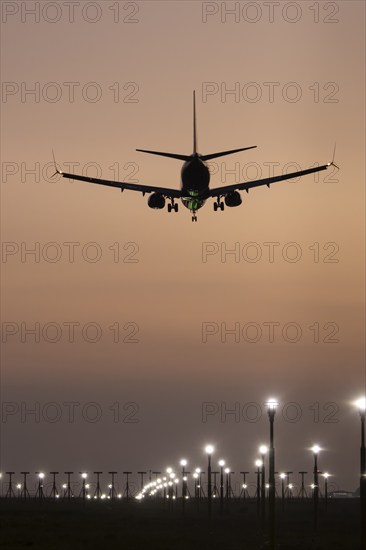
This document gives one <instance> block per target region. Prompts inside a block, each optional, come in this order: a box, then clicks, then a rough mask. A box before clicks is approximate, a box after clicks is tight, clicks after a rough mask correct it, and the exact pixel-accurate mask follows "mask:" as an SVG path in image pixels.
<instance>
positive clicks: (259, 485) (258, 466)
mask: <svg viewBox="0 0 366 550" xmlns="http://www.w3.org/2000/svg"><path fill="white" fill-rule="evenodd" d="M255 465H256V467H257V470H256V472H255V473H256V474H257V491H256V495H257V515H258V516H259V512H260V506H261V468H262V466H263V463H262V461H261V460H260V459H258V460H256V461H255Z"/></svg>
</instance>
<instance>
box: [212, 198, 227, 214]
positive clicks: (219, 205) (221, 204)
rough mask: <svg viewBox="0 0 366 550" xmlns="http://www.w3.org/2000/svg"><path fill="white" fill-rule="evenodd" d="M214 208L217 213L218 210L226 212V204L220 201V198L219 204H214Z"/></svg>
mask: <svg viewBox="0 0 366 550" xmlns="http://www.w3.org/2000/svg"><path fill="white" fill-rule="evenodd" d="M213 208H214V210H215V212H217V210H218V209H220V210H224V208H225V204H224V203H223V202H222V201H220V198H218V199H217V202H214V205H213Z"/></svg>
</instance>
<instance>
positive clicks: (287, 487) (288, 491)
mask: <svg viewBox="0 0 366 550" xmlns="http://www.w3.org/2000/svg"><path fill="white" fill-rule="evenodd" d="M285 474H286V479H287V484H286V491H285V493H286V495H287V498H291V497H292V494H291V491H290V489H289V487H290V485H291V483H290V475H291V474H293V472H285Z"/></svg>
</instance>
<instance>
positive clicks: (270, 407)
mask: <svg viewBox="0 0 366 550" xmlns="http://www.w3.org/2000/svg"><path fill="white" fill-rule="evenodd" d="M277 407H278V402H277V401H276V400H275V399H268V401H267V412H268V418H269V442H270V443H269V495H268V497H269V499H268V500H269V533H270V548H271V550H274V548H275V507H276V480H275V448H274V419H275V415H276V409H277Z"/></svg>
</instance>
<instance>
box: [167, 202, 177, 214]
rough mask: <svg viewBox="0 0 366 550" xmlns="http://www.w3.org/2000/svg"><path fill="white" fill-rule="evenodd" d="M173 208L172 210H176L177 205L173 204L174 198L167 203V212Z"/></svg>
mask: <svg viewBox="0 0 366 550" xmlns="http://www.w3.org/2000/svg"><path fill="white" fill-rule="evenodd" d="M173 210H174V212H178V205H177V204H175V202H174V200H173V199H172V202H171V203H170V204H168V212H172V211H173Z"/></svg>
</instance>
